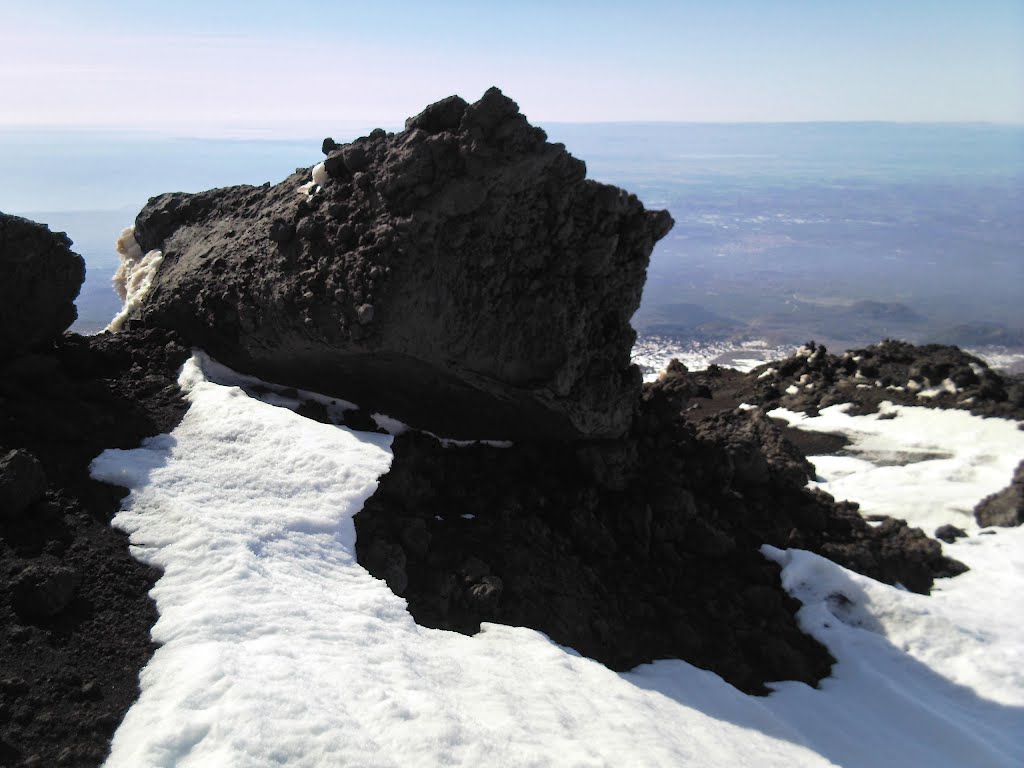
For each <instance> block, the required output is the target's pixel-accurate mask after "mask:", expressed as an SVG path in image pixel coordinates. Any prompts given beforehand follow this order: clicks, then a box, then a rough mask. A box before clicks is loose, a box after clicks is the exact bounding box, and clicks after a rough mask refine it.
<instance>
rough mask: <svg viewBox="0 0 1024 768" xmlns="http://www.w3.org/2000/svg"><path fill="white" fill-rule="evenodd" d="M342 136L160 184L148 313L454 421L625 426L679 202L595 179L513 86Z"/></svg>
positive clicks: (140, 225) (237, 349) (307, 384)
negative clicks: (261, 165) (268, 164)
mask: <svg viewBox="0 0 1024 768" xmlns="http://www.w3.org/2000/svg"><path fill="white" fill-rule="evenodd" d="M323 148H324V150H325V151H326V152H327V157H326V159H325V160H324V162H323V164H321V165H318V166H316V167H315V168H313V169H312V174H311V172H310V171H309V170H303V171H301V172H298V173H296V174H295V175H293V176H291V177H289V178H287V179H285V180H284V181H283V182H282V183H280V184H278V185H276V186H269V185H265V186H263V187H250V186H242V187H231V188H226V189H217V190H211V191H208V192H202V193H199V194H194V195H188V194H180V193H176V194H165V195H160V196H158V197H155V198H153V199H152V200H150V201H149V203H148V204H147V205H146V206H145V208H144V209H143V210H142V211H141V213H140V214H139V215H138V217H137V219H136V222H135V237H136V239H137V241H138V244H139V245H140V247H141V250H142V251H144V252H145V251H152V250H160V251H162V252H163V263H162V266H160V268H159V271H158V272H157V274H156V275H155V277H154V282H153V287H152V289H151V291H150V294H149V296H148V298H147V300H146V301H145V303H144V304H143V305H142V306H141V307H140V308H138V309H136V310H135V311H133V312H132V313H131V315H130V318H129V320H130V322H133V323H136V324H138V325H140V326H145V327H160V328H167V329H174V330H176V331H178V332H180V333H181V334H182V335H183V336H184V338H185V339H186V340H187V341H188V342H189V343H190V344H194V345H197V346H200V347H202V348H203V349H205V350H206V351H207V352H209V353H210V354H212V355H213V356H214V357H216V358H218V359H219V360H221V361H222V362H224V363H226V364H228V365H231V366H232V367H234V368H237V369H239V370H242V371H245V372H247V373H251V374H255V375H258V376H260V377H262V378H266V379H268V380H272V381H276V382H279V383H283V384H290V385H293V386H301V387H303V388H306V389H313V390H316V391H320V392H325V393H328V394H332V395H335V396H343V397H345V398H346V399H348V400H352V401H354V402H358V403H360V405H362V406H363V407H365V408H368V409H371V410H376V411H382V412H385V413H388V414H390V415H392V416H395V417H397V418H400V419H403V420H405V421H407V422H409V423H411V424H414V425H416V426H420V427H424V428H429V429H431V430H433V431H435V432H438V433H443V434H445V435H446V436H450V437H469V436H475V437H523V436H547V437H555V438H574V437H579V436H589V437H612V436H619V435H622V434H624V433H625V432H626V431H627V429H628V427H629V423H630V420H631V418H632V415H633V412H634V409H635V407H636V402H637V399H638V395H639V391H640V374H639V371H638V370H637V369H636V367H635V366H632V365H630V362H629V354H630V349H631V346H632V343H633V341H634V338H635V333H634V331H633V330H632V328H631V327H630V324H629V321H630V317H631V316H632V314H633V312H634V311H635V310H636V308H637V306H638V304H639V301H640V294H641V290H642V288H643V284H644V279H645V275H646V268H647V263H648V260H649V257H650V253H651V249H652V248H653V246H654V243H655V242H656V241H657V240H658V239H659V238H661V237H663V236H664V235H665V234H666V233H667V232H668V231H669V229H670V228H671V226H672V219H671V217H670V216H669V215H668V213H667V212H665V211H659V212H651V211H647V210H645V209H644V207H643V205H641V203H640V202H639V201H638V200H637V198H636V197H634V196H633V195H629V194H627V193H625V192H623V191H622V190H620V189H617V188H615V187H612V186H608V185H606V184H600V183H597V182H594V181H590V180H587V179H585V175H586V168H585V166H584V164H583V162H581V161H580V160H577V159H576V158H574V157H572V156H571V155H570V154H569V153H568V152H566V150H565V148H564V147H563V146H562V145H560V144H551V143H549V142H547V141H546V135H545V133H544V132H543V131H542V130H541V129H539V128H535V127H533V126H531V125H530V124H529V123H528V122H527V120H526V118H525V117H524V116H523V115H522V114H520V112H519V109H518V107H517V105H516V104H515V102H513V101H511V100H510V99H508V98H507V97H505V96H504V95H502V93H501V92H500V91H499V90H498V89H496V88H492V89H490V90H489V91H487V93H485V94H484V96H483V98H481V99H480V100H479V101H478V102H476V103H475V104H467V103H466V102H465V101H463V100H462V99H460V98H458V97H451V98H448V99H445V100H443V101H441V102H438V103H437V104H434V105H431V106H429V107H427V109H425V110H424V111H423V112H422V113H420V114H419V115H417V116H415V117H413V118H410V119H409V121H408V123H407V127H406V129H405V130H404V131H402V132H400V133H396V134H387V133H385V132H384V131H382V130H377V131H374V132H373V133H371V134H370V135H369V136H365V137H362V138H360V139H357V140H355V141H354V142H351V143H349V144H343V145H337V144H336V143H335V142H333V141H325V142H324V147H323ZM311 175H312V181H311V180H310V178H311Z"/></svg>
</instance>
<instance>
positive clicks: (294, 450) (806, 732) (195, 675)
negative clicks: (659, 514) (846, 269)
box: [93, 354, 1024, 768]
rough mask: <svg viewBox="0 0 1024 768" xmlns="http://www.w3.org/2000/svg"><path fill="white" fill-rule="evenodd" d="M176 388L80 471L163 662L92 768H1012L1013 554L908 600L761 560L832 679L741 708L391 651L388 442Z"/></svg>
mask: <svg viewBox="0 0 1024 768" xmlns="http://www.w3.org/2000/svg"><path fill="white" fill-rule="evenodd" d="M180 381H181V385H182V387H183V389H184V390H185V391H186V393H187V396H188V398H189V399H190V401H191V403H192V407H191V408H190V410H189V412H188V413H187V414H186V416H185V418H184V420H183V421H182V423H181V424H180V425H179V426H178V428H177V429H175V430H174V432H173V433H171V434H170V435H163V436H160V437H156V438H152V439H150V440H148V441H146V443H145V444H144V445H143V446H142V447H141V448H139V449H136V450H131V451H117V450H110V451H106V452H104V453H103V454H102V455H101V456H99V457H98V458H97V459H96V460H95V462H94V464H93V474H94V476H95V477H97V478H99V479H103V480H108V481H110V482H117V483H119V484H122V485H126V486H128V487H129V488H131V489H132V492H131V495H130V496H129V497H128V498H127V499H126V501H125V503H124V508H123V510H122V512H121V513H120V514H119V515H118V516H117V517H116V518H115V521H114V523H115V525H117V526H118V527H121V528H123V529H124V530H126V531H128V532H129V533H130V534H131V541H132V545H133V548H134V551H135V553H136V555H137V556H138V557H139V558H140V559H142V560H143V561H145V562H148V563H152V564H155V565H158V566H160V567H162V568H163V569H164V576H163V577H162V578H161V579H160V581H159V582H158V583H157V585H156V587H155V588H154V590H153V596H154V598H155V599H156V602H157V607H158V609H159V611H160V618H159V621H158V622H157V624H156V626H155V627H154V630H153V635H154V639H155V640H157V641H158V642H160V643H161V644H162V645H161V647H160V648H159V649H158V650H157V652H156V654H155V655H154V657H153V659H152V661H151V662H150V664H149V665H148V666H147V667H146V669H145V670H144V671H143V673H142V676H141V683H142V695H141V697H140V699H139V700H138V702H137V703H136V704H135V705H134V706H133V707H132V708H131V709H130V710H129V712H128V715H127V716H126V718H125V720H124V722H123V723H122V725H121V727H120V728H119V729H118V731H117V732H116V734H115V736H114V740H113V749H112V754H111V757H110V759H109V761H108V763H107V765H108V766H113V767H115V768H116V767H118V766H131V768H143V767H146V766H184V767H189V766H211V767H213V766H217V767H218V768H220V767H222V766H231V767H232V768H235V767H239V768H242V767H246V766H272V765H289V766H346V765H352V766H392V765H402V766H434V765H456V766H459V765H464V766H481V765H486V766H626V765H628V766H684V765H685V766H694V767H695V768H703V767H705V766H787V767H789V766H820V765H834V764H835V765H844V766H913V765H928V766H930V767H931V766H963V765H974V766H989V765H991V766H1018V765H1021V764H1024V736H1022V734H1024V717H1022V712H1024V709H1022V706H1021V705H1022V704H1024V683H1022V681H1021V677H1020V673H1019V672H1018V670H1020V669H1021V668H1022V667H1021V663H1020V662H1021V658H1020V654H1021V649H1022V648H1024V643H1022V638H1021V633H1020V631H1019V629H1018V628H1017V627H1016V626H1015V622H1014V620H1013V617H1014V616H1019V615H1021V612H1020V611H1019V610H1017V606H1019V603H1020V599H1019V598H1017V597H1015V595H1016V594H1019V592H1018V590H1019V589H1020V587H1022V586H1024V563H1022V562H1021V556H1020V554H1019V553H1020V552H1021V551H1022V545H1024V536H1022V533H1021V531H1020V530H1015V531H1006V532H1000V533H999V534H998V535H997V536H979V537H974V538H972V539H969V540H967V542H965V543H962V544H958V545H957V547H956V548H955V550H954V551H953V552H952V554H953V555H954V556H956V557H961V559H964V561H965V562H967V563H968V565H970V566H971V567H972V568H974V569H975V570H973V571H972V572H971V573H968V574H965V575H964V576H961V577H959V578H958V579H954V580H951V581H950V582H949V583H948V585H943V588H942V590H941V591H940V592H938V593H937V594H936V596H935V597H932V598H925V597H921V596H918V595H912V594H910V593H907V592H904V591H901V590H899V589H895V588H892V587H888V586H885V585H881V584H877V583H875V582H873V581H871V580H870V579H865V578H863V577H860V576H857V575H855V574H852V573H850V572H848V571H845V570H844V569H842V568H840V567H839V566H836V565H834V564H832V563H830V562H828V561H826V560H823V559H822V558H818V557H816V556H814V555H811V554H809V553H806V552H800V551H795V550H790V551H786V552H782V551H779V550H771V549H766V551H765V554H766V556H769V557H771V558H773V559H775V560H777V561H778V562H780V564H781V565H782V566H783V580H784V584H785V586H786V588H787V589H789V590H790V591H791V592H792V593H793V594H794V595H796V596H797V597H798V598H799V599H801V601H802V602H803V603H804V608H803V609H802V611H801V613H800V620H801V622H802V624H803V626H804V627H805V629H806V630H807V631H809V632H811V633H812V634H814V635H815V636H817V637H818V638H819V639H820V640H822V642H825V643H826V644H827V645H828V646H829V648H830V649H831V651H832V653H833V655H835V656H836V657H837V659H838V660H839V662H838V664H837V665H836V668H835V675H834V676H833V677H832V678H830V679H828V680H826V681H825V682H824V683H823V685H822V687H821V689H820V690H815V689H812V688H810V687H808V686H806V685H803V684H800V683H792V682H788V683H779V684H777V686H776V689H777V690H776V691H775V693H773V695H772V696H770V697H767V698H757V697H750V696H746V695H745V694H742V693H740V692H739V691H737V690H736V689H734V688H732V687H731V686H729V685H728V684H726V683H725V682H723V681H722V680H721V679H720V678H718V677H717V676H716V675H714V674H712V673H710V672H706V671H704V670H700V669H697V668H695V667H693V666H691V665H689V664H686V663H684V662H681V661H660V662H656V663H654V664H650V665H644V666H642V667H639V668H637V669H636V670H634V671H632V672H630V673H626V674H621V675H620V674H616V673H614V672H611V671H610V670H608V669H607V668H605V667H604V666H602V665H600V664H598V663H596V662H593V661H591V660H589V659H585V658H582V657H580V656H578V655H577V654H575V653H573V652H572V651H571V650H568V649H564V648H561V647H559V646H556V645H554V644H552V643H551V642H550V641H549V640H548V639H547V638H546V637H544V636H543V635H541V634H540V633H537V632H534V631H532V630H529V629H524V628H514V627H503V626H497V625H485V626H484V628H483V631H482V632H481V633H480V634H479V635H478V636H476V637H473V638H469V637H465V636H462V635H458V634H455V633H449V632H443V631H439V630H430V629H425V628H422V627H418V626H416V625H415V623H414V622H413V621H412V619H411V617H410V616H409V614H408V612H407V611H406V609H405V601H404V600H402V599H400V598H398V597H396V596H395V595H393V594H392V593H391V592H390V590H388V588H387V587H386V586H385V585H384V582H382V581H378V580H376V579H374V578H372V577H371V576H370V575H369V574H368V573H367V572H366V571H365V570H363V569H362V568H361V567H360V566H359V565H358V563H357V562H356V559H355V550H354V544H355V530H354V526H353V523H352V516H353V515H354V514H355V513H356V512H357V511H358V510H359V509H360V508H361V506H362V504H363V502H364V501H365V499H366V498H368V496H369V495H370V494H372V493H373V491H374V489H375V488H376V484H377V479H378V477H379V476H380V475H381V474H383V473H384V472H386V471H387V470H388V468H389V466H390V462H391V452H390V444H391V439H392V438H391V436H389V435H378V434H367V433H356V432H352V431H350V430H348V429H346V428H343V427H334V426H329V425H323V424H320V423H317V422H314V421H310V420H307V419H304V418H302V417H300V416H298V415H297V414H295V413H293V412H292V411H291V410H289V408H288V406H291V405H292V404H291V403H289V402H286V401H285V400H283V399H282V398H281V397H280V396H279V395H274V394H273V393H271V395H270V396H268V399H270V400H272V401H273V402H274V403H275V404H276V405H275V404H271V403H269V402H262V401H261V400H258V399H255V398H252V397H249V396H247V395H246V394H245V393H244V392H243V391H242V390H241V389H239V388H238V387H236V386H232V385H233V384H237V383H239V381H240V379H239V377H234V378H233V377H232V375H231V374H230V372H229V371H227V370H226V369H224V368H222V367H220V366H217V365H216V364H214V363H213V362H212V361H210V360H209V359H208V358H206V357H205V356H203V355H202V354H197V355H196V356H194V357H193V358H192V359H191V360H190V361H189V362H188V363H187V364H186V366H185V368H184V369H183V371H182V375H181V379H180ZM218 381H219V382H223V383H218ZM281 405H284V406H286V407H278V406H281ZM295 406H297V402H296V403H295ZM292 407H294V406H292ZM931 413H934V411H932V412H931ZM903 423H904V424H906V423H908V422H903ZM947 437H949V438H956V437H957V436H956V435H951V434H948V433H947ZM943 450H944V451H945V452H949V451H950V449H949V448H948V447H945V448H943ZM907 466H914V465H907ZM1008 479H1009V475H1008V474H1007V476H1006V477H1005V478H1003V480H1002V483H1001V484H1003V485H1004V484H1005V482H1006V481H1008ZM929 493H930V494H931V496H930V498H931V500H932V503H933V504H934V505H939V506H941V505H942V504H944V503H945V502H944V496H943V493H944V490H943V486H942V485H941V484H935V485H933V486H932V487H931V488H930V490H929ZM866 507H867V505H866ZM865 511H870V510H869V509H867V508H866V509H865ZM840 595H841V596H842V597H840ZM1014 600H1016V602H1014ZM995 613H999V614H1000V615H999V616H996V615H994V614H995Z"/></svg>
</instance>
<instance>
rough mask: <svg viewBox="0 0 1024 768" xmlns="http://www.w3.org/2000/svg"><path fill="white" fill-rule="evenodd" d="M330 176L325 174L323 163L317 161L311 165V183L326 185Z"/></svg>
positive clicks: (325, 168)
mask: <svg viewBox="0 0 1024 768" xmlns="http://www.w3.org/2000/svg"><path fill="white" fill-rule="evenodd" d="M329 179H330V176H328V175H327V166H326V165H325V164H324V163H322V162H321V163H317V164H316V165H314V166H313V183H314V184H315V185H317V186H318V187H326V186H327V182H328V180H329Z"/></svg>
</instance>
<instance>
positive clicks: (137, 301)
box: [106, 225, 164, 333]
mask: <svg viewBox="0 0 1024 768" xmlns="http://www.w3.org/2000/svg"><path fill="white" fill-rule="evenodd" d="M115 247H116V248H117V254H118V256H120V258H121V263H120V265H119V266H118V268H117V272H115V273H114V290H115V291H117V295H118V296H120V297H121V300H122V301H123V302H124V304H123V305H122V307H121V311H120V312H118V313H117V314H116V315H114V317H113V319H112V320H111V321H110V324H109V325H108V326H107V328H106V330H108V331H112V332H114V333H116V332H118V331H120V330H121V329H122V328H123V327H124V322H125V320H127V319H128V315H130V314H131V313H132V311H133V310H135V309H138V308H139V307H140V306H142V303H143V302H144V301H145V300H146V297H147V296H148V295H149V292H150V291H151V290H152V289H153V278H155V277H156V273H157V270H158V269H160V265H161V264H163V262H164V254H163V251H156V250H154V251H149V252H148V253H146V254H143V252H142V248H141V247H140V246H139V243H138V241H137V240H136V239H135V225H132V226H130V227H126V228H125V229H123V230H122V231H121V234H120V235H119V236H118V238H117V244H116V246H115Z"/></svg>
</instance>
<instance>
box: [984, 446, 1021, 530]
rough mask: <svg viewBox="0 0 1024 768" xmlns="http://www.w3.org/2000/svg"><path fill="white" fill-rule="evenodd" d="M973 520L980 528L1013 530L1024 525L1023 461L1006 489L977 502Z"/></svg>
mask: <svg viewBox="0 0 1024 768" xmlns="http://www.w3.org/2000/svg"><path fill="white" fill-rule="evenodd" d="M974 519H975V520H977V521H978V525H980V526H982V527H988V526H999V527H1002V528H1014V527H1016V526H1018V525H1020V524H1021V523H1024V461H1022V462H1021V463H1020V464H1018V465H1017V470H1016V472H1014V473H1013V480H1012V482H1011V483H1010V484H1009V485H1008V486H1007V487H1006V488H1004V489H1003V490H1001V491H999V492H998V493H993V494H992V495H991V496H986V497H985V498H984V499H982V500H981V501H980V502H978V506H976V507H975V508H974Z"/></svg>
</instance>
